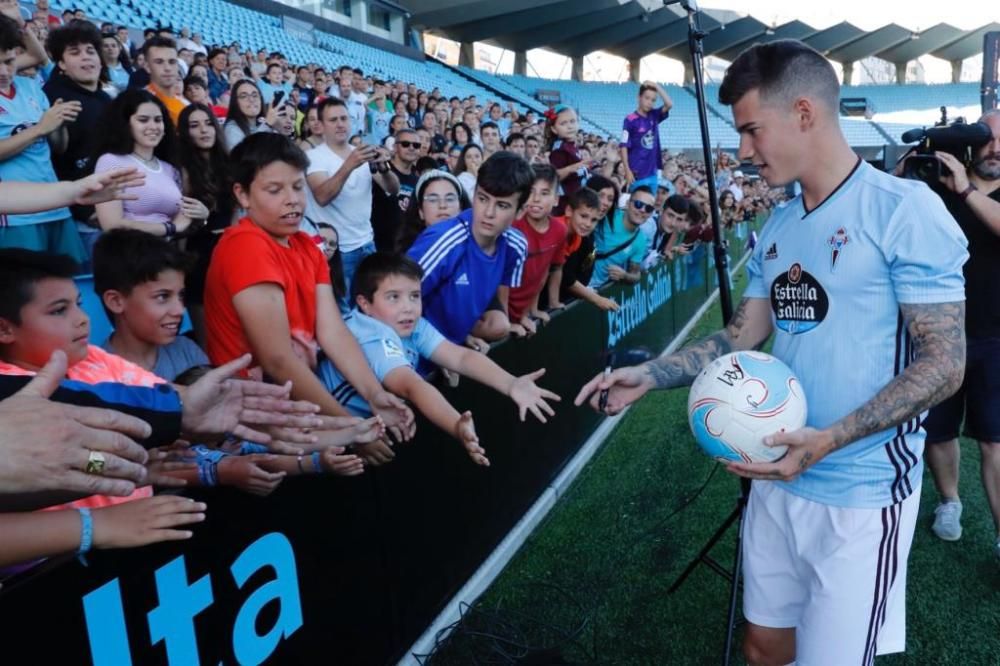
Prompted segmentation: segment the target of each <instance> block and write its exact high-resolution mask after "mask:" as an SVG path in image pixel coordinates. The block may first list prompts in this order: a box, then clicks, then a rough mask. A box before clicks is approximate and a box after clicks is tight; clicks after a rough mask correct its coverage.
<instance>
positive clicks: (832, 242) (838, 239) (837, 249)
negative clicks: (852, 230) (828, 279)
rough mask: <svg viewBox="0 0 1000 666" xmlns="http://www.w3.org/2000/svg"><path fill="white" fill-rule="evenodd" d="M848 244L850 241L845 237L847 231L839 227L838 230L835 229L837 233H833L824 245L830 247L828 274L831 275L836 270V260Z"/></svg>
mask: <svg viewBox="0 0 1000 666" xmlns="http://www.w3.org/2000/svg"><path fill="white" fill-rule="evenodd" d="M850 242H851V239H850V237H849V236H848V235H847V230H846V229H844V227H840V228H839V229H837V231H836V232H834V234H833V235H832V236H830V238H829V240H827V241H826V244H827V245H829V246H830V272H831V273H832V272H833V271H834V270H836V268H837V259H839V258H840V255H841V254H843V252H844V248H845V247H846V246H847V244H848V243H850Z"/></svg>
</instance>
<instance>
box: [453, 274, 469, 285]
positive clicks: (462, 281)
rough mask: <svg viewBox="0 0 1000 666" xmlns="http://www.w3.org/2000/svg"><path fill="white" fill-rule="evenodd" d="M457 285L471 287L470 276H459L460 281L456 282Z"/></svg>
mask: <svg viewBox="0 0 1000 666" xmlns="http://www.w3.org/2000/svg"><path fill="white" fill-rule="evenodd" d="M455 284H457V285H465V286H469V275H468V274H467V273H462V274H461V275H459V276H458V279H457V280H455Z"/></svg>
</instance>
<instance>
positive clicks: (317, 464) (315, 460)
mask: <svg viewBox="0 0 1000 666" xmlns="http://www.w3.org/2000/svg"><path fill="white" fill-rule="evenodd" d="M312 463H313V467H314V468H315V469H316V473H317V474H322V473H323V466H322V465H321V464H320V457H319V451H313V454H312Z"/></svg>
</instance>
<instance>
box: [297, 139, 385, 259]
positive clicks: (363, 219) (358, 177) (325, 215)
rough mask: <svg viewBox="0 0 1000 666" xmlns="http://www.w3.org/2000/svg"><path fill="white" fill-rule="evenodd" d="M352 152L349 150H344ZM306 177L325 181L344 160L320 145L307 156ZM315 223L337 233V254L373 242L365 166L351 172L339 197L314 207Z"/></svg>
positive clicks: (369, 180)
mask: <svg viewBox="0 0 1000 666" xmlns="http://www.w3.org/2000/svg"><path fill="white" fill-rule="evenodd" d="M348 148H349V149H350V150H351V151H353V150H354V147H353V146H348ZM306 155H308V157H309V169H308V171H306V174H307V175H310V176H311V175H312V174H314V173H322V174H325V175H326V177H327V178H329V177H330V176H332V175H333V174H335V173H337V171H338V170H339V169H340V167H341V165H343V163H344V158H342V157H340V156H339V155H337V154H336V153H335V152H333V151H332V150H330V147H329V146H327V145H326V144H325V143H321V144H320V145H318V146H316V147H315V148H313V149H312V150H310V151H309V152H308V153H306ZM317 216H318V218H319V219H318V220H315V221H316V222H328V223H330V224H332V225H333V228H334V229H336V230H337V235H338V236H339V239H340V241H339V242H340V251H341V252H350V251H352V250H356V249H358V248H359V247H361V246H363V245H366V244H367V243H371V242H373V241H374V239H375V236H374V233H373V232H372V174H371V171H369V169H368V165H367V164H362V165H361V166H360V167H358V168H357V169H355V170H354V171H352V172H351V175H350V176H348V177H347V180H346V181H345V182H344V186H343V187H342V188H341V190H340V193H339V194H338V195H337V196H335V197H334V198H333V199H331V200H330V203H328V204H327V205H325V206H319V205H317Z"/></svg>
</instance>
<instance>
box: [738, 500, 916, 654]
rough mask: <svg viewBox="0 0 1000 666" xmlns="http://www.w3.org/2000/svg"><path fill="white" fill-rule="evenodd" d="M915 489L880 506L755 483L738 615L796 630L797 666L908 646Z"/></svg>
mask: <svg viewBox="0 0 1000 666" xmlns="http://www.w3.org/2000/svg"><path fill="white" fill-rule="evenodd" d="M919 507H920V488H919V487H918V488H917V489H916V491H915V492H914V493H913V494H912V495H910V496H909V497H908V498H906V499H905V500H903V501H902V502H900V503H899V504H894V505H892V506H887V507H884V508H881V509H852V508H844V507H837V506H830V505H827V504H820V503H818V502H813V501H810V500H807V499H804V498H801V497H798V496H797V495H793V494H791V493H789V492H787V491H785V490H783V489H782V488H780V487H779V486H778V485H777V484H775V483H773V482H770V481H754V482H753V486H752V490H751V493H750V502H749V504H748V506H747V513H746V520H745V524H744V526H743V614H744V616H745V617H746V619H747V620H748V621H749V622H752V623H753V624H756V625H759V626H763V627H774V628H795V630H796V631H795V651H796V656H795V659H796V663H797V664H799V665H800V666H827V665H829V666H846V665H848V664H859V665H861V666H868V665H869V664H872V663H874V661H875V655H876V654H889V653H892V652H902V651H904V650H905V649H906V560H907V558H908V557H909V554H910V544H911V543H912V542H913V530H914V527H915V526H916V520H917V512H918V509H919Z"/></svg>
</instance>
